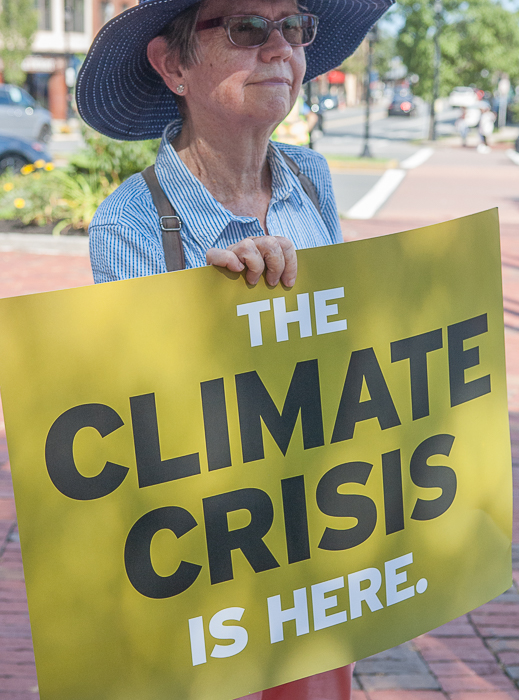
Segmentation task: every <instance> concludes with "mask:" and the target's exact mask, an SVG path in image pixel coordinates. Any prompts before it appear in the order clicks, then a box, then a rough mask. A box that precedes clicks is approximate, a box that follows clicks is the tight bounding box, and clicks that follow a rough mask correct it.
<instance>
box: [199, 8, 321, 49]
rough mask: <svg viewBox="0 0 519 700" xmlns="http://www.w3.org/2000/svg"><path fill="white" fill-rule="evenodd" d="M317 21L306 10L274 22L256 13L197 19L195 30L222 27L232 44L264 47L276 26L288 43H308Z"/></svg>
mask: <svg viewBox="0 0 519 700" xmlns="http://www.w3.org/2000/svg"><path fill="white" fill-rule="evenodd" d="M318 23H319V18H318V17H316V16H315V15H310V14H306V13H305V14H298V15H290V17H284V18H283V19H280V20H277V21H273V20H270V19H266V17H258V16H257V15H233V16H232V17H215V19H207V20H204V21H202V22H198V23H197V25H196V31H197V32H200V31H203V30H204V29H213V27H225V31H226V32H227V36H228V37H229V41H230V42H231V44H234V46H239V47H240V48H245V49H255V48H257V47H258V46H263V44H265V43H266V42H267V41H268V38H269V36H270V34H271V32H272V31H273V30H274V29H277V30H278V31H279V32H280V33H281V35H282V36H283V38H284V39H285V41H286V42H288V43H289V44H290V46H309V45H310V44H311V43H312V41H313V40H314V39H315V35H316V33H317V25H318Z"/></svg>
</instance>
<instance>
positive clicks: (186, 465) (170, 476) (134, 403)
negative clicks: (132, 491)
mask: <svg viewBox="0 0 519 700" xmlns="http://www.w3.org/2000/svg"><path fill="white" fill-rule="evenodd" d="M130 406H131V411H132V425H133V442H134V445H135V460H136V462H137V472H138V475H139V488H141V489H142V488H144V487H145V486H154V485H155V484H163V483H165V482H167V481H174V480H175V479H184V478H185V477H186V476H193V475H194V474H200V458H199V456H198V453H195V454H192V455H184V456H182V457H174V458H173V459H165V460H162V458H161V454H160V442H159V426H158V422H157V407H156V405H155V394H143V395H142V396H132V397H131V398H130Z"/></svg>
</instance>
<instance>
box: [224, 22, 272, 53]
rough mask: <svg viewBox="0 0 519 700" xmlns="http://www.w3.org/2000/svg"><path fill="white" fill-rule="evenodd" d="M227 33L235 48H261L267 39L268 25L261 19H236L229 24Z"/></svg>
mask: <svg viewBox="0 0 519 700" xmlns="http://www.w3.org/2000/svg"><path fill="white" fill-rule="evenodd" d="M228 32H229V38H230V39H231V41H232V43H233V44H235V46H248V47H252V46H261V44H263V43H264V41H265V40H266V38H267V34H268V25H267V22H266V21H265V20H264V19H263V18H262V17H236V18H234V19H232V20H231V21H230V22H229V25H228Z"/></svg>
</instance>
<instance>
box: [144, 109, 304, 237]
mask: <svg viewBox="0 0 519 700" xmlns="http://www.w3.org/2000/svg"><path fill="white" fill-rule="evenodd" d="M181 129H182V120H181V119H178V120H176V121H174V122H172V123H171V124H169V125H168V126H167V127H166V129H165V130H164V134H163V136H162V141H161V144H160V148H159V153H158V156H157V162H156V166H155V167H156V172H157V177H158V180H159V183H160V185H161V187H162V189H163V190H164V192H165V194H166V196H167V197H168V199H169V200H170V202H171V204H172V205H173V207H174V208H175V209H176V210H177V212H178V214H179V216H180V218H181V220H182V221H183V223H184V224H185V225H186V227H187V228H188V229H189V233H190V235H192V236H193V237H194V238H196V239H197V240H198V242H199V243H200V244H202V245H204V246H207V247H212V245H213V244H214V242H215V241H216V240H217V239H218V238H219V236H220V235H221V233H222V232H223V230H224V229H225V228H226V226H228V224H229V223H231V222H232V221H239V222H242V223H250V222H252V221H255V218H254V217H246V216H235V215H234V214H232V213H231V212H230V211H228V210H227V209H225V207H224V206H223V205H222V204H220V202H218V201H217V200H216V199H215V198H214V197H213V196H212V194H211V193H210V192H209V191H208V190H207V188H206V187H205V186H204V185H203V184H202V183H201V182H200V180H198V179H197V178H196V177H195V176H194V175H193V173H192V172H191V171H190V170H189V168H187V167H186V165H184V163H183V162H182V160H181V159H180V158H179V156H178V154H177V152H176V151H175V149H174V148H173V146H172V145H171V141H173V139H174V138H175V137H176V136H177V135H178V134H179V133H180V131H181ZM267 160H268V163H269V165H270V170H271V173H272V200H271V203H276V202H279V201H283V200H286V199H288V198H289V197H290V195H291V194H292V193H295V194H296V195H297V197H298V199H299V200H300V201H301V193H300V192H299V190H300V189H301V188H300V186H299V187H298V185H299V181H298V180H297V178H296V177H295V175H294V173H293V172H292V171H291V170H290V168H289V167H288V165H287V164H286V163H285V160H284V158H283V156H282V155H281V154H280V153H279V150H278V146H277V145H276V144H274V143H273V142H272V141H271V142H270V143H269V146H268V150H267ZM208 222H211V225H210V226H208V225H207V224H208Z"/></svg>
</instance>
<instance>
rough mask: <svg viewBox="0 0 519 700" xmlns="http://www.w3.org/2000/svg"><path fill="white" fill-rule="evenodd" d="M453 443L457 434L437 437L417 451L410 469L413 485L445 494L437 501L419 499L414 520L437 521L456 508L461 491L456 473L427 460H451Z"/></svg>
mask: <svg viewBox="0 0 519 700" xmlns="http://www.w3.org/2000/svg"><path fill="white" fill-rule="evenodd" d="M453 443H454V436H453V435H433V436H432V437H430V438H427V440H424V441H423V442H422V443H421V444H420V445H418V447H417V448H416V450H415V451H414V453H413V456H412V457H411V468H410V470H411V479H412V480H413V484H415V486H420V487H421V488H424V489H433V488H440V489H441V490H442V493H441V496H439V497H438V498H435V499H434V500H433V501H425V500H422V499H421V498H418V499H417V501H416V504H415V507H414V510H413V513H412V515H411V518H412V519H413V520H434V518H438V517H439V516H440V515H443V513H445V511H446V510H448V509H449V508H450V506H451V505H452V502H453V501H454V497H455V495H456V488H457V479H456V472H455V471H454V470H453V469H451V468H450V467H444V466H431V465H429V464H427V460H428V459H429V457H432V456H434V455H444V456H445V457H448V456H449V455H450V452H451V448H452V445H453Z"/></svg>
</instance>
